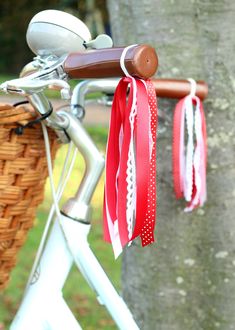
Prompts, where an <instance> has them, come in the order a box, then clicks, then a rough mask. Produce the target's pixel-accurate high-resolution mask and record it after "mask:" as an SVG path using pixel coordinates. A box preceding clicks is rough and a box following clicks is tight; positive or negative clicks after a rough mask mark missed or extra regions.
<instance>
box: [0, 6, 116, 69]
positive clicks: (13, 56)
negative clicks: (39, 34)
mask: <svg viewBox="0 0 235 330" xmlns="http://www.w3.org/2000/svg"><path fill="white" fill-rule="evenodd" d="M45 9H58V10H63V11H66V12H68V13H71V14H73V15H74V16H77V17H79V18H80V19H81V20H82V21H83V22H85V23H86V24H87V26H88V27H89V30H90V32H91V34H92V36H96V35H98V34H101V33H107V34H110V25H109V18H108V11H107V7H106V0H84V1H75V0H39V1H30V0H19V1H15V0H8V1H1V3H0V45H1V52H0V74H2V73H4V74H5V73H7V74H18V73H19V71H20V70H21V69H22V67H23V66H24V65H25V64H26V63H28V62H30V61H31V60H32V52H31V51H30V49H29V48H28V46H27V43H26V40H25V34H26V30H27V26H28V24H29V22H30V20H31V18H32V17H33V16H34V15H35V14H36V13H38V12H39V11H41V10H45Z"/></svg>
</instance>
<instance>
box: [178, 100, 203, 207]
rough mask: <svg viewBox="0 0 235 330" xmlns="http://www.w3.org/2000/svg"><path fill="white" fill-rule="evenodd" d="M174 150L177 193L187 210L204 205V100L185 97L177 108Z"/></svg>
mask: <svg viewBox="0 0 235 330" xmlns="http://www.w3.org/2000/svg"><path fill="white" fill-rule="evenodd" d="M186 132H187V133H186ZM172 150H173V152H172V162H173V182H174V191H175V196H176V198H177V199H179V198H185V200H186V201H187V202H188V203H187V207H186V208H185V211H186V212H189V211H192V210H193V209H194V208H196V207H198V206H202V205H203V204H204V203H205V201H206V195H207V193H206V162H207V145H206V120H205V115H204V111H203V105H202V102H201V100H200V99H199V98H198V97H197V96H195V95H191V94H190V95H188V96H186V97H185V98H183V99H182V100H180V101H179V102H178V103H177V105H176V107H175V111H174V121H173V144H172Z"/></svg>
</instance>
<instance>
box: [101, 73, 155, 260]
mask: <svg viewBox="0 0 235 330" xmlns="http://www.w3.org/2000/svg"><path fill="white" fill-rule="evenodd" d="M127 95H128V101H127V100H126V99H127ZM156 129H157V104H156V95H155V89H154V86H153V84H152V83H151V81H149V80H148V81H143V80H140V79H135V78H133V77H125V78H123V79H121V80H120V82H119V84H118V86H117V88H116V91H115V95H114V100H113V105H112V112H111V121H110V129H109V137H108V143H107V156H106V180H105V195H104V238H105V240H107V241H109V242H112V244H113V248H114V253H115V256H118V255H119V254H120V252H121V251H122V248H123V247H124V246H125V245H126V244H127V243H129V242H131V241H132V240H133V239H135V238H136V237H137V236H140V238H141V241H142V245H143V246H145V245H148V244H150V243H152V242H153V241H154V227H155V219H156Z"/></svg>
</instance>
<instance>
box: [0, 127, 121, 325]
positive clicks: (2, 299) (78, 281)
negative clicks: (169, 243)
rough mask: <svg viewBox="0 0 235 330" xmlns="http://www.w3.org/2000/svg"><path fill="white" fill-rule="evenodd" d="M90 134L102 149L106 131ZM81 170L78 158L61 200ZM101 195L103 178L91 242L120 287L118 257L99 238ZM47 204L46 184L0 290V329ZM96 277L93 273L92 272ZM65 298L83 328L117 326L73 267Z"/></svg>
mask: <svg viewBox="0 0 235 330" xmlns="http://www.w3.org/2000/svg"><path fill="white" fill-rule="evenodd" d="M88 131H89V133H90V135H91V136H92V137H93V139H94V140H95V141H96V144H97V145H98V147H99V148H101V149H102V150H103V151H104V148H105V144H106V139H107V130H106V129H104V128H99V127H92V128H88ZM65 149H66V147H65V146H63V147H62V148H61V150H60V151H59V153H58V155H57V159H56V162H55V166H54V176H55V181H58V177H59V172H60V169H61V165H62V163H63V158H64V155H65V152H66V150H65ZM83 171H84V162H83V159H82V158H81V156H80V157H78V159H77V162H76V164H75V169H74V171H73V173H72V176H71V180H70V182H69V184H68V187H69V189H67V191H66V193H65V194H64V197H63V199H64V200H65V199H67V198H68V197H69V196H71V195H72V194H73V193H74V192H75V191H76V188H77V186H78V182H79V181H80V180H81V177H82V173H83ZM74 183H76V184H74ZM102 198H103V177H102V179H101V181H100V183H99V185H98V187H97V189H96V192H95V194H94V196H93V199H92V207H93V217H92V229H91V233H90V235H89V242H90V245H91V247H92V249H93V251H95V254H96V256H97V258H98V260H99V261H100V262H101V264H102V266H103V268H104V269H105V271H106V273H107V274H108V276H109V277H110V278H111V279H112V282H113V284H114V285H115V287H116V288H117V289H118V290H120V266H121V260H120V259H119V260H118V261H114V257H113V253H112V249H111V246H110V245H109V244H107V243H105V242H104V241H103V238H102V220H101V219H102ZM49 205H50V189H49V184H48V183H47V185H46V199H45V202H44V203H43V204H42V205H41V206H40V208H39V210H38V214H37V219H36V221H35V226H34V228H33V229H32V230H31V231H30V232H29V235H28V238H27V241H26V244H25V245H24V247H23V248H22V250H21V251H20V253H19V258H18V264H17V266H16V267H15V269H14V270H13V272H12V274H11V281H10V283H9V286H8V287H7V289H6V290H5V291H4V292H2V293H0V329H1V330H5V329H8V326H9V324H10V322H11V320H12V319H13V317H14V314H15V312H16V310H17V307H18V305H19V303H20V300H21V298H22V293H23V289H24V286H25V283H26V281H27V276H28V274H29V271H30V268H31V265H32V262H33V258H34V255H35V252H36V248H37V246H38V243H39V241H40V236H41V233H42V230H43V227H44V223H45V220H46V212H47V210H48V207H49ZM94 276H95V274H94ZM64 297H65V299H66V301H67V303H68V305H69V306H70V308H71V309H72V311H73V313H74V315H75V317H76V318H77V319H79V322H80V324H81V326H82V327H84V329H86V330H94V329H102V330H103V329H104V330H114V329H116V326H115V325H114V323H113V321H112V320H111V318H110V316H109V315H108V313H107V312H106V310H105V308H104V307H102V306H101V305H100V304H99V303H98V302H97V299H96V296H95V294H94V293H93V292H92V290H91V289H90V287H89V286H88V285H87V283H86V282H85V280H84V279H83V278H82V276H81V274H80V273H79V271H78V270H77V269H76V268H75V267H74V268H73V269H72V271H71V273H70V275H69V279H68V281H67V282H66V285H65V287H64Z"/></svg>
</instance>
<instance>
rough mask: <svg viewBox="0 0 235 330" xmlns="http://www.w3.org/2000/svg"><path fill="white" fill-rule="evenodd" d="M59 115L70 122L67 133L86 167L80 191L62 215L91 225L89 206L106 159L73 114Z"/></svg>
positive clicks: (62, 113) (69, 202)
mask: <svg viewBox="0 0 235 330" xmlns="http://www.w3.org/2000/svg"><path fill="white" fill-rule="evenodd" d="M58 115H59V116H61V117H62V118H64V119H65V120H66V122H68V126H67V127H66V129H65V130H66V133H67V134H68V136H69V137H70V139H71V140H72V141H73V142H74V144H75V146H76V147H77V148H78V150H79V151H80V152H81V154H82V156H83V158H84V160H85V165H86V169H85V173H84V176H83V179H82V182H81V184H80V186H79V188H78V191H77V192H76V194H75V196H74V197H72V198H70V199H69V200H68V202H66V203H65V205H64V206H63V207H62V213H63V214H65V215H67V216H68V217H70V218H72V219H74V220H78V221H80V222H86V223H89V204H90V200H91V198H92V195H93V193H94V191H95V188H96V186H97V183H98V181H99V179H100V176H101V174H102V172H103V169H104V157H103V156H102V155H101V153H100V152H99V150H98V149H97V148H96V146H95V144H94V143H93V141H92V140H91V138H90V136H89V135H88V134H87V132H86V130H85V129H84V128H83V126H82V124H81V122H80V121H79V120H78V119H77V118H76V117H75V116H74V115H73V114H70V113H68V112H65V111H62V110H61V111H58Z"/></svg>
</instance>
